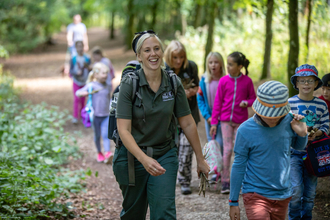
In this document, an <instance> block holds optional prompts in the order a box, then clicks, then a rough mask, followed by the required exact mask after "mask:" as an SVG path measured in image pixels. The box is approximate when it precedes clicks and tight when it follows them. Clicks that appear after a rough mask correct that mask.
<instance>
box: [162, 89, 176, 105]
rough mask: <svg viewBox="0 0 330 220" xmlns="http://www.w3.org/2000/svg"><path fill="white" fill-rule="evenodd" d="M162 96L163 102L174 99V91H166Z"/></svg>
mask: <svg viewBox="0 0 330 220" xmlns="http://www.w3.org/2000/svg"><path fill="white" fill-rule="evenodd" d="M162 98H163V102H167V101H171V100H173V99H174V96H173V92H172V91H169V92H164V93H163V95H162Z"/></svg>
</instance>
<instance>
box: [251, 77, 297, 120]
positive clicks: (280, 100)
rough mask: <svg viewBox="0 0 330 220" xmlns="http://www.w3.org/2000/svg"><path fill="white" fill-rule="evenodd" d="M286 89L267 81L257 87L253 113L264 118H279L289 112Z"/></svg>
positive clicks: (280, 84) (283, 86) (282, 85)
mask: <svg viewBox="0 0 330 220" xmlns="http://www.w3.org/2000/svg"><path fill="white" fill-rule="evenodd" d="M288 98H289V93H288V88H287V87H286V86H285V85H284V84H282V83H280V82H278V81H268V82H265V83H263V84H262V85H261V86H259V87H258V90H257V99H256V100H255V101H254V103H253V105H252V109H253V111H254V112H255V113H256V114H257V115H259V116H261V117H265V118H271V119H276V118H281V117H283V116H285V115H287V114H288V113H289V111H290V109H291V108H290V104H289V102H288Z"/></svg>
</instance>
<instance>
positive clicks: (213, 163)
mask: <svg viewBox="0 0 330 220" xmlns="http://www.w3.org/2000/svg"><path fill="white" fill-rule="evenodd" d="M203 154H204V155H205V154H206V162H207V164H208V165H209V166H210V169H211V171H210V173H209V174H218V173H220V172H221V170H222V155H221V151H220V144H219V143H218V142H217V141H216V140H215V139H213V140H211V141H209V142H208V143H206V144H205V146H204V148H203Z"/></svg>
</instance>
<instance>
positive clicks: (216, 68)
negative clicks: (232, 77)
mask: <svg viewBox="0 0 330 220" xmlns="http://www.w3.org/2000/svg"><path fill="white" fill-rule="evenodd" d="M208 66H209V70H210V73H211V76H212V78H215V79H217V78H220V77H221V74H222V66H221V64H220V61H219V60H218V58H217V57H216V56H211V57H210V58H209V62H208Z"/></svg>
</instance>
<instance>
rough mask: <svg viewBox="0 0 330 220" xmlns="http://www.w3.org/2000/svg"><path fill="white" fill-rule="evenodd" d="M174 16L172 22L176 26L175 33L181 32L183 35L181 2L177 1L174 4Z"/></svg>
mask: <svg viewBox="0 0 330 220" xmlns="http://www.w3.org/2000/svg"><path fill="white" fill-rule="evenodd" d="M173 7H174V10H173V11H174V13H175V14H174V15H173V16H172V22H173V25H174V31H177V30H178V31H180V33H182V21H181V4H180V0H175V1H174V4H173Z"/></svg>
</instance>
